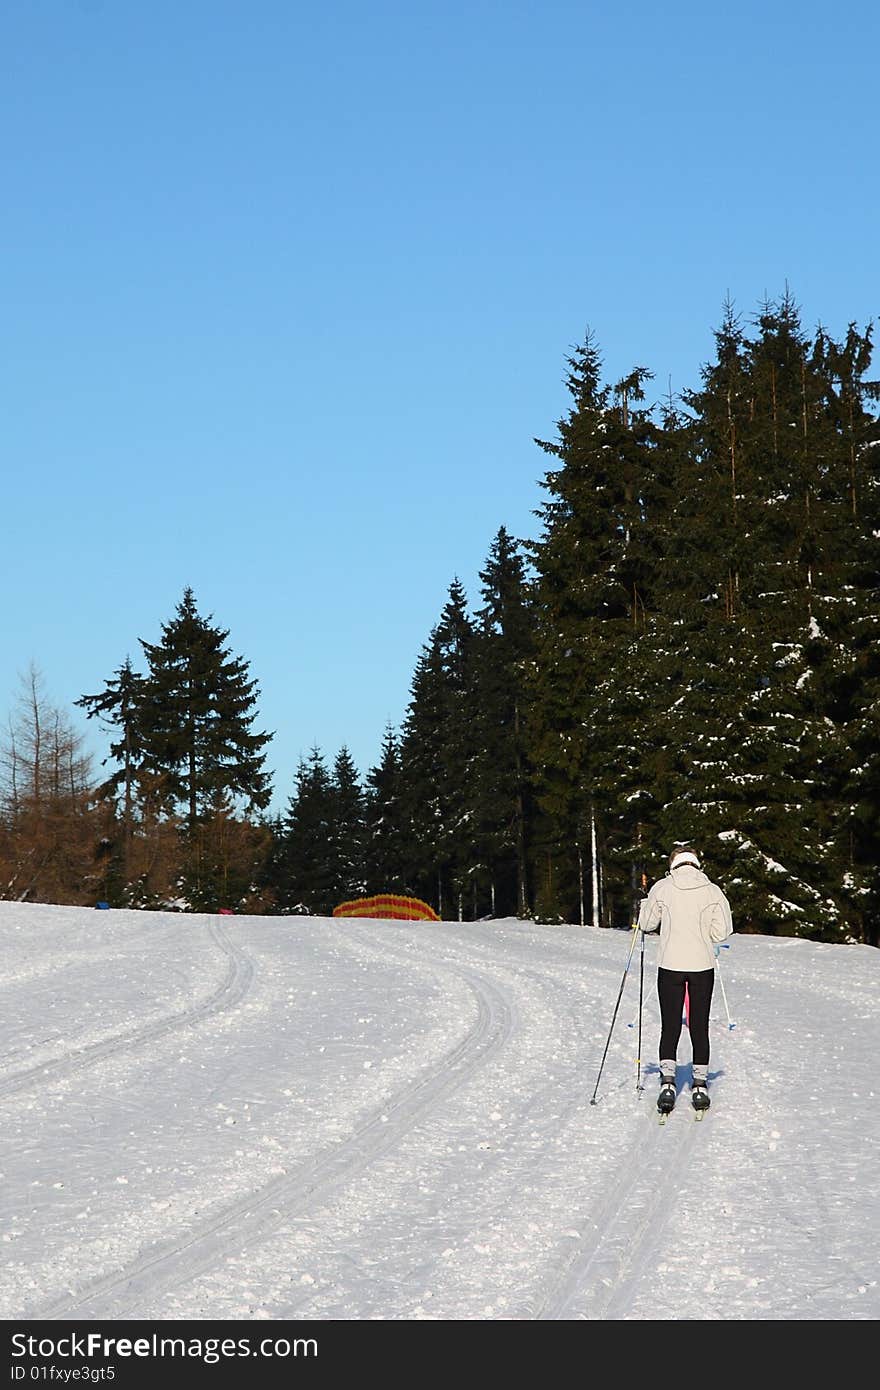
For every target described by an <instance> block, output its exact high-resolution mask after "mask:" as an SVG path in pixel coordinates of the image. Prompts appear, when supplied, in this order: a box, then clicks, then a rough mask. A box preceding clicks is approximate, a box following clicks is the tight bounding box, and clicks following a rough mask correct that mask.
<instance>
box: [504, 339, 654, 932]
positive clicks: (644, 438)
mask: <svg viewBox="0 0 880 1390" xmlns="http://www.w3.org/2000/svg"><path fill="white" fill-rule="evenodd" d="M568 366H569V373H568V378H567V385H568V389H569V393H570V395H571V398H572V404H571V407H570V409H569V413H568V415H567V416H565V417H564V418H563V419H561V420H560V421H559V422H558V426H557V429H558V439H557V440H555V441H552V442H547V441H541V440H538V441H537V442H538V443H539V444H540V446H541V448H543V449H544V450H545V452H546V453H548V454H550V455H551V456H553V457H554V458H555V459H557V460H558V462H559V466H558V467H554V468H552V469H551V470H550V471H549V472H548V473H547V475H546V477H545V479H544V481H543V484H542V485H543V487H544V488H545V489H546V490H547V491H548V492H549V494H550V501H548V502H546V503H545V504H544V505H543V507H542V508H541V509H540V511H539V513H538V515H539V517H540V518H541V521H542V523H543V534H542V536H541V538H540V539H539V540H538V541H537V542H533V543H532V544H531V545H530V547H529V550H530V554H531V559H532V563H533V565H534V568H535V571H536V582H535V607H536V624H535V631H536V644H535V660H534V663H533V665H532V668H531V681H530V692H529V695H530V698H529V708H530V717H529V752H530V757H531V761H532V763H533V765H534V766H535V768H537V769H539V773H538V781H537V795H538V801H539V805H540V810H541V812H542V815H541V817H540V820H539V827H540V829H539V838H540V839H541V840H542V841H543V843H542V844H541V846H540V849H539V853H538V855H537V861H536V903H537V908H538V913H539V915H540V916H541V917H543V918H548V919H559V918H561V917H568V918H571V917H572V915H573V913H574V911H575V910H576V904H577V900H578V897H579V893H580V884H579V879H580V878H581V875H582V863H583V847H584V845H585V844H586V843H587V839H588V836H589V828H590V825H591V822H592V818H593V815H594V813H595V808H596V804H597V799H598V798H597V792H598V791H599V789H600V786H609V785H611V786H613V785H615V783H616V776H615V774H616V772H617V771H618V770H619V769H617V768H616V767H615V766H614V764H613V762H612V761H611V759H612V756H613V753H614V749H615V746H616V740H615V738H614V730H613V728H609V711H610V717H611V722H612V723H613V700H614V698H615V697H616V693H617V692H618V691H619V689H620V684H619V682H620V678H621V675H622V673H623V672H624V671H625V670H626V662H627V659H628V656H629V654H630V647H631V642H632V639H633V635H634V634H640V633H641V632H643V631H644V629H645V626H646V615H647V613H648V611H649V610H650V608H651V607H652V605H653V602H654V599H653V586H654V570H655V568H656V565H657V554H656V544H657V543H656V540H655V537H654V533H653V529H652V528H653V526H654V523H655V521H656V517H655V515H654V512H655V510H656V504H655V500H654V498H655V494H656V493H657V492H658V475H657V470H656V468H655V463H656V460H655V458H654V454H655V452H656V449H655V446H656V442H657V432H656V427H655V426H654V424H653V422H652V420H651V411H650V410H649V409H643V408H642V407H641V402H642V401H643V400H644V387H645V383H646V382H647V381H648V380H649V379H650V376H651V374H650V373H649V372H648V371H647V370H646V369H644V368H641V367H640V368H636V369H635V370H634V371H633V372H632V373H630V374H629V376H627V377H626V378H624V379H623V380H622V381H621V382H619V383H618V385H617V386H616V387H615V388H611V387H609V386H607V385H603V384H602V382H601V361H600V357H599V352H598V349H597V347H596V343H595V340H594V339H593V337H592V335H588V336H587V339H586V341H585V343H584V344H583V346H582V347H580V348H578V349H577V350H576V351H575V352H574V354H573V356H572V357H570V358H569V359H568ZM659 492H660V494H661V495H662V492H663V487H662V479H661V480H660V483H659ZM609 702H612V703H609ZM618 727H619V726H618ZM617 848H618V852H621V847H620V846H618V847H617Z"/></svg>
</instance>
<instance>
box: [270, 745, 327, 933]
mask: <svg viewBox="0 0 880 1390" xmlns="http://www.w3.org/2000/svg"><path fill="white" fill-rule="evenodd" d="M335 814H336V797H335V794H334V788H333V783H332V779H331V777H330V774H329V773H328V771H327V765H326V762H325V761H324V755H323V754H322V752H321V750H320V749H319V748H312V750H311V752H310V753H309V756H308V759H307V760H300V763H299V766H298V767H297V771H296V785H295V789H294V793H293V795H292V796H291V798H290V800H289V802H288V806H287V813H286V815H285V817H284V833H283V840H282V845H281V847H280V849H279V850H278V852H277V855H276V865H275V874H276V897H277V901H278V905H279V907H280V908H281V909H282V911H283V912H300V913H307V914H310V915H315V916H329V915H330V914H331V913H332V911H333V908H334V907H336V906H337V902H338V899H337V896H336V895H337V883H338V863H337V855H336V850H335V847H334V833H333V827H334V818H335Z"/></svg>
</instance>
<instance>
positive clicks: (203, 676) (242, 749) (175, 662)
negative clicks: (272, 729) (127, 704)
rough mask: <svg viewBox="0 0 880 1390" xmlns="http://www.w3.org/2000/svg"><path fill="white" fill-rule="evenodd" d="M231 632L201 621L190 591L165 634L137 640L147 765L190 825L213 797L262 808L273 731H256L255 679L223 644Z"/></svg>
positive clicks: (267, 786)
mask: <svg viewBox="0 0 880 1390" xmlns="http://www.w3.org/2000/svg"><path fill="white" fill-rule="evenodd" d="M228 636H229V633H228V631H227V630H225V629H223V628H219V627H214V626H213V625H212V624H211V622H210V621H209V620H208V619H206V618H202V617H201V616H200V614H199V613H198V610H197V608H196V602H195V597H194V595H193V591H192V589H190V588H187V589H186V590H185V591H184V595H183V600H182V602H181V603H180V604H178V607H177V612H176V615H175V617H174V618H172V620H171V621H170V622H168V623H163V624H162V639H161V641H160V642H157V643H151V642H146V641H143V640H141V646H142V647H143V649H144V653H145V655H146V658H147V663H148V674H147V676H146V679H145V684H144V698H143V702H142V706H141V738H142V743H143V748H144V764H145V766H146V767H147V768H148V770H150V771H152V772H154V773H155V774H156V775H157V776H159V777H160V778H161V779H162V781H163V784H164V787H165V789H166V791H167V794H168V795H169V796H170V797H171V798H173V800H174V801H175V802H178V803H181V804H182V806H183V808H184V813H185V817H186V823H187V826H188V827H189V829H190V830H192V829H193V828H194V827H195V825H196V823H197V822H198V820H199V818H200V817H201V816H204V815H206V814H207V813H208V812H209V811H210V808H211V806H212V805H213V804H214V803H215V800H216V798H217V797H218V796H221V797H222V796H229V797H231V798H233V799H235V798H240V799H242V800H243V801H244V803H245V805H246V808H247V809H248V810H250V811H252V810H255V809H257V810H262V809H264V808H265V807H266V806H267V805H268V803H269V799H270V796H271V788H270V783H269V776H268V774H267V772H266V771H265V760H266V753H265V749H266V746H267V744H268V743H269V742H270V741H271V738H272V735H271V734H266V733H256V732H254V729H253V724H254V721H255V719H256V704H257V699H258V695H259V690H258V686H257V682H256V681H255V680H252V679H251V678H250V677H249V668H248V663H247V662H246V661H245V660H244V659H243V658H242V657H236V656H233V655H232V653H231V651H230V650H229V648H228V647H227V646H226V645H225V644H226V639H227V638H228Z"/></svg>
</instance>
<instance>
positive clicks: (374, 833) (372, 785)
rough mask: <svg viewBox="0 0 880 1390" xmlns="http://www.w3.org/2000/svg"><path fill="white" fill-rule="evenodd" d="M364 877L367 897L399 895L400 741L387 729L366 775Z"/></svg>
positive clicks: (402, 841)
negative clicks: (376, 759)
mask: <svg viewBox="0 0 880 1390" xmlns="http://www.w3.org/2000/svg"><path fill="white" fill-rule="evenodd" d="M364 820H365V844H364V859H365V876H366V892H367V893H383V892H384V893H402V892H403V891H404V888H405V886H406V878H405V873H404V866H405V865H406V864H407V862H408V861H409V859H410V858H411V857H412V856H411V854H408V853H407V848H406V841H407V830H406V821H405V818H404V813H403V807H402V802H401V764H400V740H399V739H398V737H397V735H396V734H395V732H394V730H393V729H392V728H391V726H390V725H389V726H388V727H387V728H386V730H385V737H384V739H383V741H382V752H381V757H380V760H379V763H378V765H377V766H376V767H374V768H371V769H370V771H369V772H368V774H367V793H366V802H365V808H364Z"/></svg>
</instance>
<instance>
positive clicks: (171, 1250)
mask: <svg viewBox="0 0 880 1390" xmlns="http://www.w3.org/2000/svg"><path fill="white" fill-rule="evenodd" d="M357 939H358V938H357V934H355V940H357ZM385 954H386V955H387V954H388V953H387V952H386V953H385ZM398 954H399V953H398ZM410 964H411V965H414V966H415V967H416V968H418V961H412V960H411V958H410ZM456 973H457V974H458V976H459V977H460V979H462V980H463V981H464V982H465V983H466V984H467V986H468V988H469V989H471V990H472V991H473V993H474V995H475V998H476V1001H477V1007H478V1012H477V1019H476V1022H475V1024H474V1026H473V1028H472V1029H471V1030H470V1031H469V1032H468V1033H467V1034H466V1035H465V1036H464V1037H463V1038H462V1039H461V1040H460V1041H459V1042H458V1043H457V1044H456V1046H455V1047H454V1048H452V1050H451V1051H450V1052H448V1053H446V1054H445V1055H443V1056H442V1057H440V1058H439V1059H438V1060H437V1061H435V1062H434V1063H433V1064H432V1065H431V1066H430V1067H429V1068H427V1070H426V1071H425V1072H424V1073H423V1074H422V1075H421V1076H420V1077H419V1079H418V1080H417V1081H416V1082H415V1083H414V1084H412V1085H409V1086H407V1087H406V1088H405V1089H404V1090H403V1091H402V1092H401V1093H400V1094H399V1095H397V1096H396V1097H394V1098H393V1099H391V1100H390V1101H386V1102H385V1103H384V1104H383V1105H382V1106H381V1107H380V1110H379V1111H378V1112H377V1113H374V1114H373V1115H371V1116H370V1117H369V1119H368V1120H367V1121H366V1122H365V1123H364V1124H362V1125H360V1126H359V1127H358V1128H357V1129H356V1130H355V1132H354V1133H353V1134H352V1135H351V1136H350V1138H348V1139H346V1140H344V1141H343V1142H342V1143H339V1144H336V1145H334V1146H333V1147H332V1148H331V1149H329V1150H328V1151H327V1152H325V1153H321V1154H318V1155H317V1156H316V1157H315V1158H314V1159H312V1160H310V1161H309V1162H307V1163H306V1164H305V1165H304V1166H303V1167H302V1168H301V1169H299V1170H298V1171H297V1172H295V1173H293V1174H291V1175H290V1176H289V1177H288V1176H286V1177H284V1178H281V1179H278V1180H277V1181H275V1182H272V1183H269V1184H268V1185H267V1186H266V1187H264V1188H262V1189H261V1190H259V1191H258V1192H255V1193H253V1194H250V1195H248V1196H247V1197H246V1198H244V1199H243V1200H242V1201H240V1202H236V1203H235V1204H233V1205H232V1206H231V1207H229V1208H227V1209H226V1210H224V1211H223V1212H221V1213H220V1214H219V1215H218V1216H215V1217H213V1218H212V1219H211V1220H210V1221H208V1222H207V1223H205V1225H204V1226H203V1227H202V1228H201V1229H199V1230H198V1231H196V1232H194V1233H192V1234H191V1235H190V1236H188V1237H187V1239H186V1240H185V1241H178V1240H175V1241H172V1242H170V1244H168V1245H167V1246H165V1247H162V1248H160V1249H159V1250H156V1251H153V1252H151V1253H149V1254H147V1255H145V1256H143V1257H142V1258H140V1259H138V1260H137V1261H136V1262H135V1263H134V1264H133V1265H132V1266H130V1267H129V1268H127V1269H125V1270H123V1271H121V1272H119V1273H118V1274H114V1275H111V1276H110V1277H109V1278H108V1279H104V1280H101V1281H100V1282H99V1283H98V1284H96V1285H94V1286H93V1287H91V1288H90V1289H87V1290H85V1291H84V1292H82V1293H77V1294H75V1295H73V1296H72V1297H66V1298H62V1299H60V1300H58V1301H56V1302H53V1303H50V1304H48V1305H47V1306H46V1307H44V1308H43V1309H41V1310H40V1312H39V1314H38V1315H39V1316H41V1317H46V1318H66V1319H70V1318H86V1317H88V1318H125V1317H127V1316H139V1313H138V1311H137V1310H138V1309H139V1308H140V1307H142V1306H143V1302H144V1298H145V1297H146V1296H149V1297H150V1298H155V1296H156V1294H157V1292H159V1291H161V1290H163V1289H168V1288H173V1287H174V1286H175V1285H176V1284H179V1283H181V1282H188V1281H191V1280H192V1279H193V1278H194V1277H195V1276H196V1275H198V1274H200V1273H202V1272H203V1271H204V1270H205V1269H209V1268H211V1267H212V1266H213V1265H215V1264H216V1263H217V1262H218V1261H219V1260H222V1259H223V1258H224V1257H227V1256H228V1255H229V1253H230V1251H232V1250H238V1249H240V1248H241V1247H242V1246H244V1245H246V1244H249V1243H251V1242H254V1241H256V1240H264V1239H265V1238H266V1237H267V1236H268V1235H270V1234H271V1233H273V1232H275V1231H277V1230H278V1228H279V1227H280V1226H281V1225H283V1223H284V1222H285V1221H287V1220H289V1219H290V1218H291V1217H293V1216H296V1215H298V1214H299V1213H300V1212H301V1211H302V1210H304V1209H310V1208H312V1207H314V1206H315V1205H320V1204H322V1203H324V1202H325V1201H326V1200H327V1199H328V1198H329V1197H330V1196H331V1195H332V1193H333V1192H334V1191H335V1190H336V1189H337V1188H339V1187H341V1186H344V1185H345V1184H347V1183H350V1182H352V1181H354V1180H355V1179H356V1178H357V1176H358V1174H359V1173H360V1172H361V1171H362V1170H363V1169H364V1168H366V1167H367V1166H368V1165H369V1164H371V1163H373V1162H374V1161H375V1160H376V1159H377V1158H379V1157H380V1156H381V1155H382V1154H384V1153H386V1152H387V1151H388V1150H389V1149H391V1148H393V1146H394V1145H395V1144H396V1143H397V1142H398V1141H399V1139H400V1137H401V1135H402V1134H404V1133H405V1132H406V1130H407V1129H409V1128H411V1127H412V1125H413V1124H415V1123H416V1121H417V1120H418V1119H419V1118H420V1116H421V1115H422V1114H423V1113H425V1112H426V1111H428V1110H429V1109H430V1108H431V1107H432V1106H433V1105H436V1104H437V1103H438V1102H439V1101H440V1100H441V1099H445V1098H446V1097H447V1096H448V1095H449V1094H450V1093H451V1092H452V1091H454V1090H455V1088H456V1086H457V1085H458V1084H460V1081H461V1079H462V1078H465V1077H469V1076H471V1075H472V1073H473V1071H474V1069H475V1068H476V1067H478V1066H479V1065H480V1064H481V1063H482V1062H483V1061H485V1059H486V1058H487V1057H490V1056H491V1055H492V1054H493V1053H494V1052H495V1051H497V1050H498V1049H499V1048H500V1047H502V1046H503V1045H504V1042H505V1041H506V1039H507V1037H508V1036H509V1034H510V1032H511V1029H512V1027H513V1019H512V1015H511V1011H510V1009H509V1007H508V1004H507V1001H506V999H505V998H504V996H503V994H502V993H501V992H500V991H499V990H497V989H496V988H495V987H494V986H493V985H492V983H491V982H490V981H489V980H488V979H486V978H484V977H482V976H480V975H479V974H477V973H476V972H475V971H472V970H465V969H461V970H458V971H457V972H456Z"/></svg>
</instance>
